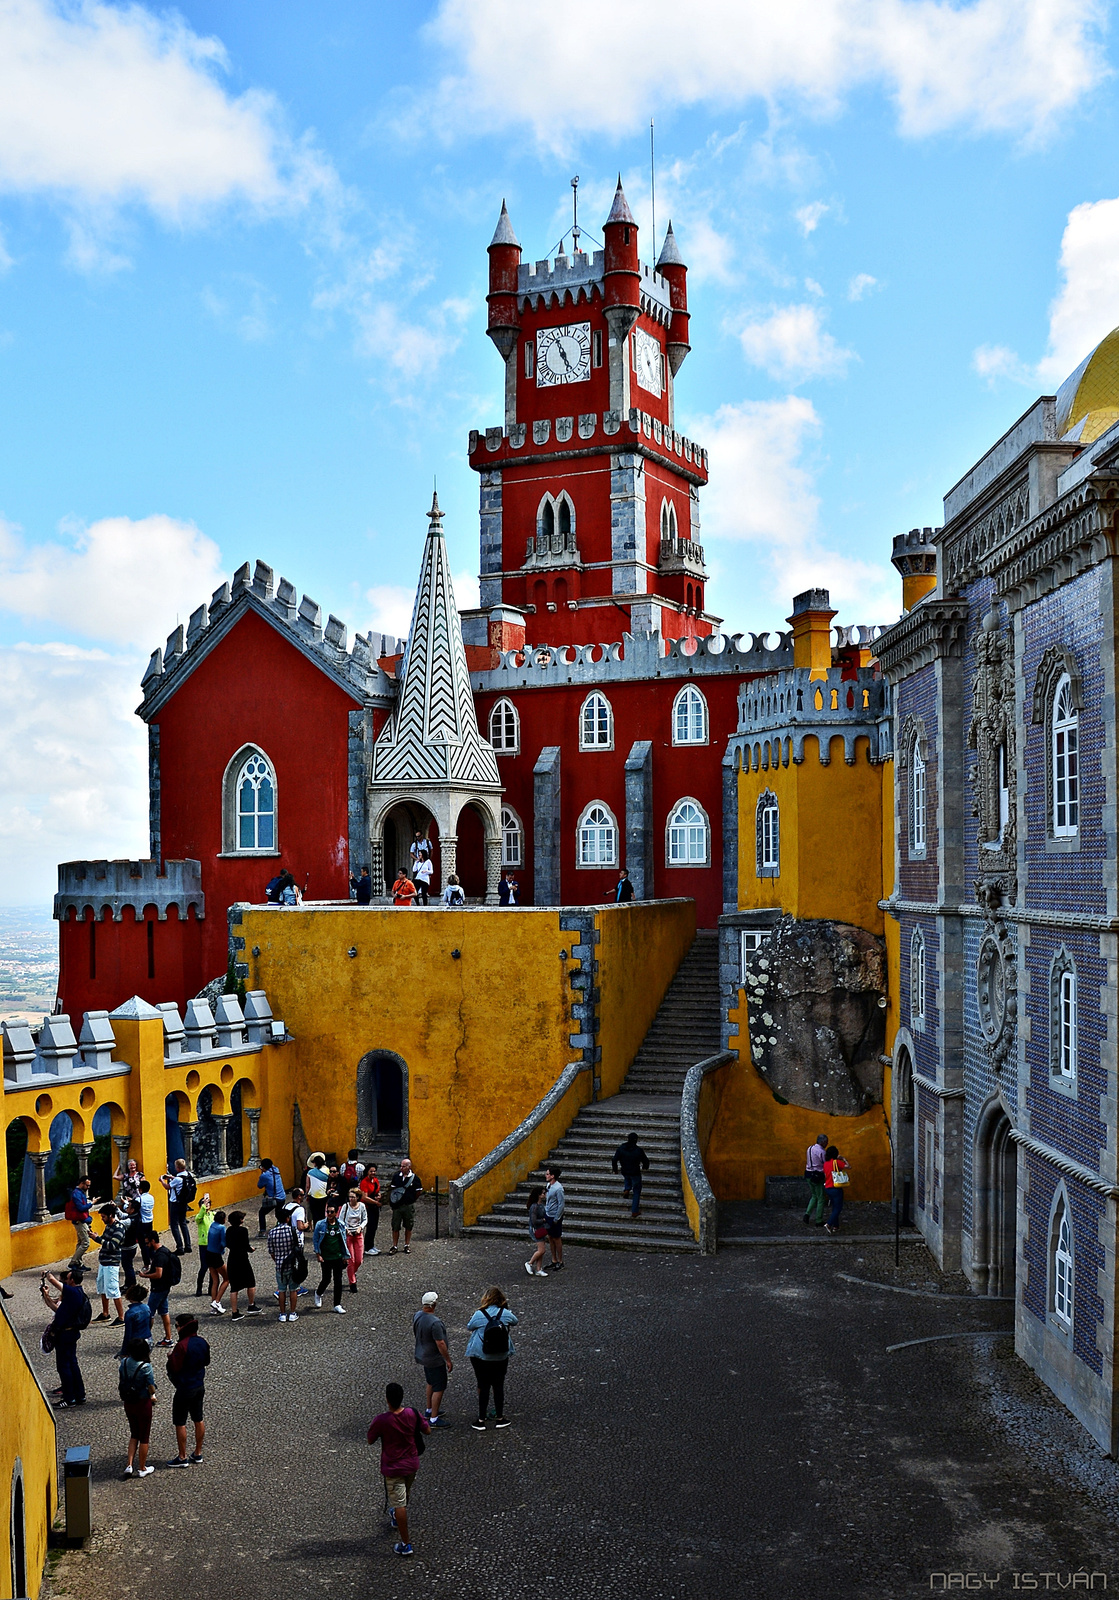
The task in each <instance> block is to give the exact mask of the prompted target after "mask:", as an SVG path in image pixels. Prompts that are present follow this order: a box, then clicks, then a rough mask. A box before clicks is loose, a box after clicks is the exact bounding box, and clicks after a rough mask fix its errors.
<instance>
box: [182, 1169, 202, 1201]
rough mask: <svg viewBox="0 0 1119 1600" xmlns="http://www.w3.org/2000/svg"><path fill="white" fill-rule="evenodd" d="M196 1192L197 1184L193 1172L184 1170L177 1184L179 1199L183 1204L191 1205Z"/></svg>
mask: <svg viewBox="0 0 1119 1600" xmlns="http://www.w3.org/2000/svg"><path fill="white" fill-rule="evenodd" d="M197 1193H198V1184H197V1183H196V1182H195V1177H194V1173H193V1172H184V1173H183V1181H182V1183H181V1184H180V1186H179V1199H180V1201H182V1203H183V1204H184V1205H188V1206H189V1205H193V1204H194V1197H195V1195H196V1194H197Z"/></svg>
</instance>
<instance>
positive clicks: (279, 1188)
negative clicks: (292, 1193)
mask: <svg viewBox="0 0 1119 1600" xmlns="http://www.w3.org/2000/svg"><path fill="white" fill-rule="evenodd" d="M256 1186H257V1188H258V1189H262V1190H263V1191H264V1193H263V1195H262V1197H261V1202H260V1211H259V1213H258V1215H257V1230H258V1237H259V1238H261V1239H263V1238H264V1233H265V1229H266V1227H267V1225H268V1213H269V1212H270V1211H274V1212H275V1213H276V1216H277V1218H279V1215H280V1208H281V1206H282V1205H283V1203H284V1201H285V1200H286V1199H287V1191H286V1190H285V1188H284V1180H283V1178H281V1176H280V1169H279V1167H277V1166H275V1165H274V1164H273V1162H271V1161H270V1160H269V1159H268V1158H267V1157H265V1159H264V1160H263V1161H262V1162H261V1163H260V1177H259V1178H258V1179H257V1180H256Z"/></svg>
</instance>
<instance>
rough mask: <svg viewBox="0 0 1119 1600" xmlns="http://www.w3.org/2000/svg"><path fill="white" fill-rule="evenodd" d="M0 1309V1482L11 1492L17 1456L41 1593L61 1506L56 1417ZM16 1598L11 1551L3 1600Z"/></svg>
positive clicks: (1, 1586) (4, 1564)
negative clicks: (44, 1571)
mask: <svg viewBox="0 0 1119 1600" xmlns="http://www.w3.org/2000/svg"><path fill="white" fill-rule="evenodd" d="M0 1311H2V1314H0V1483H3V1485H4V1492H5V1496H7V1495H9V1494H10V1492H11V1485H12V1481H13V1477H12V1475H13V1470H14V1468H15V1464H16V1461H17V1460H18V1461H19V1463H20V1466H21V1468H22V1472H23V1504H24V1531H25V1551H26V1566H27V1589H26V1593H27V1594H29V1595H37V1594H38V1593H39V1588H40V1585H41V1583H42V1577H43V1564H44V1562H45V1561H46V1558H47V1537H48V1535H49V1533H50V1529H51V1524H52V1523H53V1521H54V1513H55V1509H56V1507H57V1505H58V1467H57V1453H56V1450H55V1438H54V1415H53V1413H52V1412H51V1408H50V1404H49V1402H48V1400H47V1397H46V1395H45V1394H44V1393H43V1391H42V1389H41V1388H40V1387H39V1384H38V1381H37V1379H36V1377H35V1373H34V1371H33V1369H32V1366H31V1363H30V1361H29V1360H28V1358H27V1355H26V1353H25V1351H24V1349H23V1346H22V1345H21V1343H20V1341H19V1337H18V1335H17V1334H16V1331H15V1329H14V1328H13V1327H12V1325H11V1323H10V1322H9V1321H8V1313H7V1311H6V1310H5V1309H3V1308H2V1307H0ZM5 1542H7V1541H5ZM11 1596H12V1562H11V1555H10V1553H8V1554H0V1600H10V1597H11Z"/></svg>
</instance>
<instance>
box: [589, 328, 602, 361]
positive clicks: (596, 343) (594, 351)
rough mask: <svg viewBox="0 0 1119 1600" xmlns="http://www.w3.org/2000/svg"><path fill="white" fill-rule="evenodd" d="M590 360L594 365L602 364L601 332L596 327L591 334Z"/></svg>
mask: <svg viewBox="0 0 1119 1600" xmlns="http://www.w3.org/2000/svg"><path fill="white" fill-rule="evenodd" d="M591 362H592V364H593V365H594V366H596V367H601V365H602V334H601V333H600V332H599V331H598V329H597V328H596V329H595V331H594V333H593V334H592V335H591Z"/></svg>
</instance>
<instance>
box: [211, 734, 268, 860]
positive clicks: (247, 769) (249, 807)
mask: <svg viewBox="0 0 1119 1600" xmlns="http://www.w3.org/2000/svg"><path fill="white" fill-rule="evenodd" d="M277 838H278V833H277V828H276V776H275V772H274V770H273V767H272V763H271V762H270V761H269V759H268V757H267V756H266V755H265V754H264V753H263V751H261V750H258V749H257V748H256V746H255V745H245V746H244V747H243V748H242V749H241V750H239V751H238V752H237V754H236V755H235V756H234V757H233V759H232V761H231V762H230V763H229V765H228V766H227V767H226V769H225V779H224V781H223V784H222V844H223V851H224V853H225V854H226V855H237V854H245V855H248V854H261V853H264V854H267V855H276V854H277V853H278V846H277Z"/></svg>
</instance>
